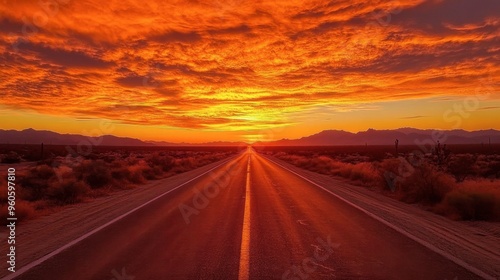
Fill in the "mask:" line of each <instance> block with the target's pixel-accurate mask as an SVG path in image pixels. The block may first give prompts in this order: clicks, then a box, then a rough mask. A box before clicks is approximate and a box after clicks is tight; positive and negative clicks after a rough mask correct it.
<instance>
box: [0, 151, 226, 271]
mask: <svg viewBox="0 0 500 280" xmlns="http://www.w3.org/2000/svg"><path fill="white" fill-rule="evenodd" d="M231 160H233V159H231V158H230V159H228V160H226V161H224V162H223V163H221V164H219V165H217V166H215V167H212V168H211V169H209V170H207V171H205V172H203V173H202V174H200V175H198V176H196V177H194V178H192V179H190V180H188V181H186V182H184V183H182V184H180V185H178V186H177V187H175V188H173V189H170V190H168V191H166V192H164V193H162V194H160V195H159V196H157V197H155V198H153V199H151V200H149V201H147V202H145V203H143V204H141V205H139V206H137V207H136V208H134V209H132V210H130V211H128V212H126V213H125V214H122V215H120V216H118V217H116V218H114V219H113V220H111V221H109V222H107V223H105V224H104V225H102V226H100V227H98V228H95V229H93V230H92V231H90V232H88V233H86V234H84V235H82V236H80V237H78V238H77V239H75V240H73V241H71V242H69V243H67V244H66V245H64V246H62V247H60V248H59V249H56V250H55V251H52V252H51V253H49V254H47V255H45V256H43V257H41V258H39V259H37V260H36V261H33V262H31V263H29V264H27V265H25V266H23V267H22V268H21V269H19V270H17V271H16V272H14V273H12V274H9V275H7V276H5V277H3V278H1V279H0V280H11V279H14V278H15V277H18V276H20V275H22V274H23V273H25V272H27V271H28V270H30V269H32V268H34V267H35V266H37V265H39V264H41V263H43V262H45V261H46V260H48V259H50V258H52V257H53V256H55V255H57V254H59V253H61V252H63V251H64V250H66V249H68V248H70V247H72V246H74V245H76V244H77V243H79V242H81V241H82V240H84V239H86V238H88V237H89V236H91V235H93V234H95V233H97V232H99V231H101V230H103V229H104V228H106V227H108V226H110V225H111V224H114V223H116V222H118V221H119V220H121V219H123V218H125V217H126V216H128V215H130V214H132V213H133V212H135V211H137V210H139V209H141V208H143V207H144V206H146V205H148V204H150V203H152V202H153V201H156V200H157V199H160V198H161V197H163V196H165V195H167V194H169V193H171V192H173V191H175V190H177V189H178V188H180V187H182V186H184V185H186V184H188V183H190V182H192V181H194V180H196V179H198V178H200V177H201V176H203V175H205V174H207V173H208V172H210V171H212V170H214V169H216V168H218V167H220V166H222V165H224V164H226V163H228V162H229V161H231Z"/></svg>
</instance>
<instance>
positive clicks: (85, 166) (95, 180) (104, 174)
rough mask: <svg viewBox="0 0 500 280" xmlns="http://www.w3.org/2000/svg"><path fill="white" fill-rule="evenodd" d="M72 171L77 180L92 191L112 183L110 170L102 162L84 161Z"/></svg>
mask: <svg viewBox="0 0 500 280" xmlns="http://www.w3.org/2000/svg"><path fill="white" fill-rule="evenodd" d="M73 171H74V172H75V176H76V178H77V179H78V180H83V181H84V182H85V183H87V184H88V185H89V186H90V187H91V188H92V189H97V188H102V187H104V186H106V185H108V184H110V183H111V181H112V177H111V172H110V169H109V167H108V166H107V165H106V163H105V162H104V161H102V160H95V161H89V160H84V161H82V163H81V164H80V165H78V166H76V167H75V168H73Z"/></svg>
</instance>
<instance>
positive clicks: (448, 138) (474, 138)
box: [253, 128, 500, 146]
mask: <svg viewBox="0 0 500 280" xmlns="http://www.w3.org/2000/svg"><path fill="white" fill-rule="evenodd" d="M396 139H397V140H399V144H400V145H415V144H418V143H428V142H429V141H432V142H434V143H436V142H437V141H438V140H439V141H440V142H441V143H442V144H481V143H485V144H487V143H490V142H491V143H500V131H498V130H493V129H490V130H479V131H465V130H459V129H456V130H432V129H427V130H422V129H416V128H399V129H394V130H375V129H368V130H367V131H360V132H357V133H352V132H347V131H343V130H324V131H321V132H319V133H317V134H314V135H311V136H307V137H302V138H300V139H282V140H278V141H272V142H258V143H254V144H253V145H262V146H345V145H393V144H394V142H395V141H396Z"/></svg>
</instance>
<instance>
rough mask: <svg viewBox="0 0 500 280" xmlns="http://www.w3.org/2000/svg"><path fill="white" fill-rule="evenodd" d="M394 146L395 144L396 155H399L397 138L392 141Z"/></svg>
mask: <svg viewBox="0 0 500 280" xmlns="http://www.w3.org/2000/svg"><path fill="white" fill-rule="evenodd" d="M394 146H396V157H398V156H399V152H398V148H399V139H396V141H394Z"/></svg>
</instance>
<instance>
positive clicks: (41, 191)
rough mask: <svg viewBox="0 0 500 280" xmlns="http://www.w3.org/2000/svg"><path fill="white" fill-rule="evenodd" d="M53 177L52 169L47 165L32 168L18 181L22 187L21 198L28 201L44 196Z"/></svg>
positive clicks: (54, 174) (54, 175)
mask: <svg viewBox="0 0 500 280" xmlns="http://www.w3.org/2000/svg"><path fill="white" fill-rule="evenodd" d="M55 178H56V173H55V171H54V169H53V168H52V167H50V166H48V165H45V164H44V165H39V166H36V167H34V168H32V169H31V170H30V172H29V173H28V174H26V176H24V177H22V179H21V180H20V182H19V183H20V185H21V186H22V189H23V192H22V194H23V196H24V197H23V198H24V199H26V200H29V201H35V200H39V199H42V198H44V197H45V195H46V193H47V189H48V187H49V186H50V184H51V182H52V181H54V180H55Z"/></svg>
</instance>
